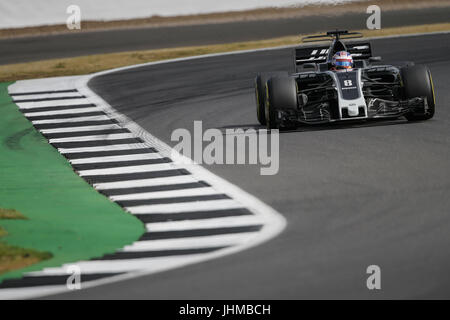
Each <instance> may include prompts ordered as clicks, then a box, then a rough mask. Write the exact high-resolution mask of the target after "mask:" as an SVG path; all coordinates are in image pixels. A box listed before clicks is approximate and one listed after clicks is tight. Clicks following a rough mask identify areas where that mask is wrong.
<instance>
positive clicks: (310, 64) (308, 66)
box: [303, 63, 316, 69]
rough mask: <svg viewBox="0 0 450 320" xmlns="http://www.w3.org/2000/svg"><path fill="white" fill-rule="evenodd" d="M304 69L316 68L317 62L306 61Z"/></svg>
mask: <svg viewBox="0 0 450 320" xmlns="http://www.w3.org/2000/svg"><path fill="white" fill-rule="evenodd" d="M303 68H304V69H316V64H315V63H305V64H304V65H303Z"/></svg>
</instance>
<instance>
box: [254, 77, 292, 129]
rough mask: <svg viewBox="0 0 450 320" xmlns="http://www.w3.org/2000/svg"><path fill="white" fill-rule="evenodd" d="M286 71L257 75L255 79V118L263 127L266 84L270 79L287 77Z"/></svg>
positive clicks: (264, 122) (264, 123)
mask: <svg viewBox="0 0 450 320" xmlns="http://www.w3.org/2000/svg"><path fill="white" fill-rule="evenodd" d="M287 75H288V73H287V72H286V71H276V72H268V73H261V74H258V75H257V76H256V78H255V97H256V117H257V119H258V122H259V123H260V124H261V125H263V126H265V125H266V124H267V121H266V111H265V106H266V84H267V80H269V79H270V78H271V77H282V76H287Z"/></svg>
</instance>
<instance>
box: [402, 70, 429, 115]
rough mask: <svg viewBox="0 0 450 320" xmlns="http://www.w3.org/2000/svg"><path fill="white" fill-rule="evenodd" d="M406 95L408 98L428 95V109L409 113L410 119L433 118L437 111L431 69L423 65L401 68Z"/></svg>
mask: <svg viewBox="0 0 450 320" xmlns="http://www.w3.org/2000/svg"><path fill="white" fill-rule="evenodd" d="M401 77H402V81H403V88H404V95H405V98H406V99H411V98H415V97H426V98H427V103H428V111H427V113H424V114H412V113H411V114H407V115H406V116H405V117H406V119H408V121H422V120H428V119H431V118H433V116H434V113H435V104H436V100H435V95H434V87H433V79H432V78H431V72H430V70H429V69H428V68H427V67H425V66H423V65H414V66H410V67H406V68H402V69H401Z"/></svg>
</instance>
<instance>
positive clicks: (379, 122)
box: [218, 119, 414, 134]
mask: <svg viewBox="0 0 450 320" xmlns="http://www.w3.org/2000/svg"><path fill="white" fill-rule="evenodd" d="M413 123H414V122H409V121H407V120H406V119H391V120H388V119H373V120H370V121H358V122H339V123H325V124H313V125H301V126H300V127H297V128H294V129H281V130H280V134H286V133H294V132H312V131H328V130H349V129H360V128H371V127H384V126H394V125H405V124H413ZM218 129H219V130H222V131H223V132H224V133H225V130H226V129H234V130H236V129H242V130H248V129H254V130H256V131H259V130H264V129H266V127H265V126H262V125H258V124H241V125H228V126H222V127H219V128H218Z"/></svg>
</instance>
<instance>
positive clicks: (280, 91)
mask: <svg viewBox="0 0 450 320" xmlns="http://www.w3.org/2000/svg"><path fill="white" fill-rule="evenodd" d="M297 100H298V98H297V82H296V80H295V79H294V78H291V77H273V78H270V79H269V80H268V81H267V85H266V121H267V129H280V127H281V121H280V119H279V117H278V111H279V110H280V109H294V110H296V109H297V106H298V101H297Z"/></svg>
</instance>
